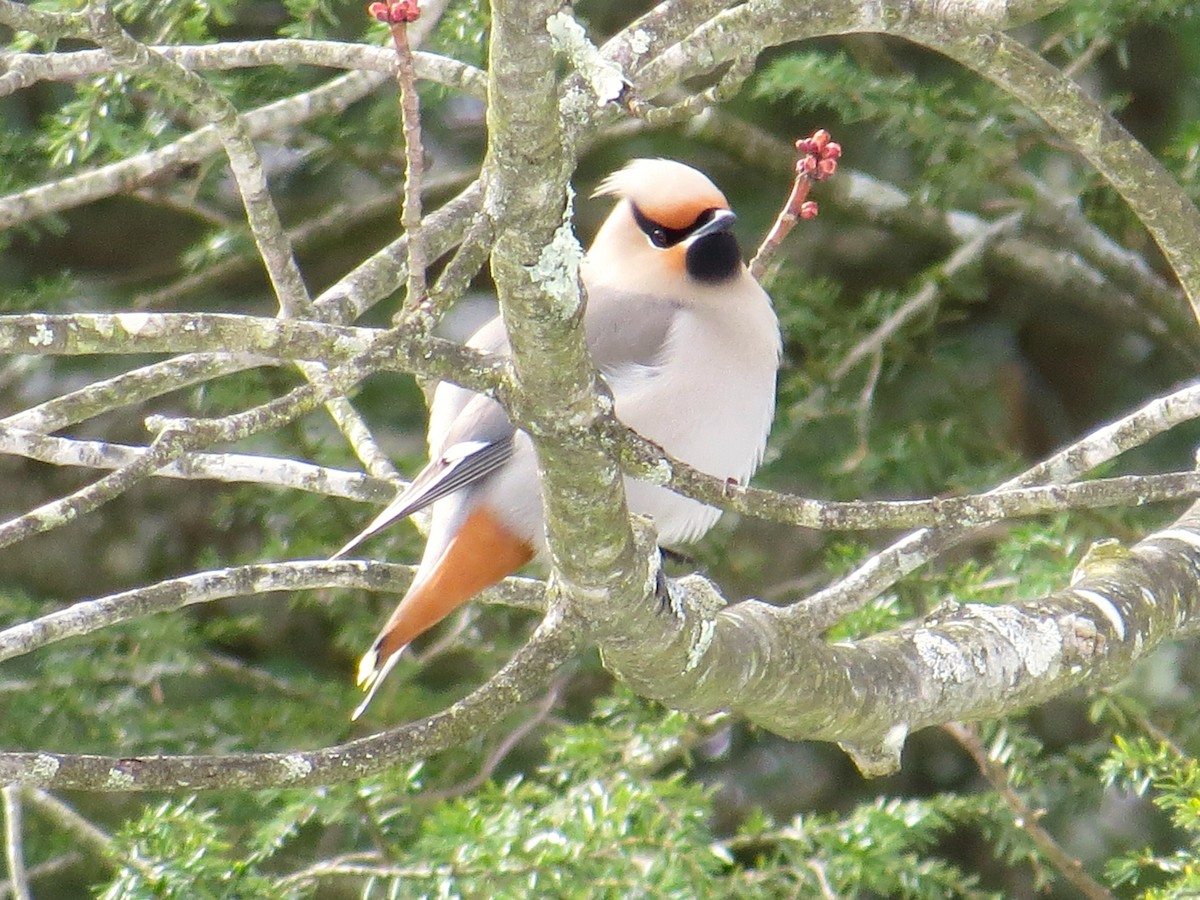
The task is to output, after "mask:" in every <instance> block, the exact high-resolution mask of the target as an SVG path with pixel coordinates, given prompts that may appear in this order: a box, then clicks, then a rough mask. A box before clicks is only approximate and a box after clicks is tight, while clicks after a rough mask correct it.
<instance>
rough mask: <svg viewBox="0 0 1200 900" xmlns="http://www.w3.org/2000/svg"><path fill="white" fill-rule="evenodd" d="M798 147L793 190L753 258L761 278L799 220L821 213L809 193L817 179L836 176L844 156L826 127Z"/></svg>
mask: <svg viewBox="0 0 1200 900" xmlns="http://www.w3.org/2000/svg"><path fill="white" fill-rule="evenodd" d="M796 149H797V150H798V151H799V152H800V159H799V160H797V161H796V179H795V181H793V182H792V190H791V193H790V194H789V195H788V198H787V202H786V203H784V204H783V209H781V210H780V211H779V215H778V217H776V219H775V224H774V225H772V226H771V230H770V231H769V232H767V236H766V237H765V238H764V239H763V242H762V245H761V246H760V247H759V248H758V252H757V253H755V254H754V259H752V260H750V274H751V275H753V276H754V277H755V278H756V279H758V280H760V281H761V280H762V277H763V275H764V273H765V272H766V271H767V267H768V266H769V265H770V264H771V260H772V259H773V258H774V256H775V254H776V253H778V252H779V247H780V246H781V245H782V244H783V241H784V238H786V237H787V236H788V234H789V233H790V232H791V230H792V229H793V228H795V227H796V223H797V222H799V221H800V220H801V219H811V218H814V217H815V216H816V215H817V204H816V203H814V202H812V201H811V200H809V199H808V193H809V191H810V190H811V189H812V186H813V183H814V182H817V181H824V180H825V179H826V178H830V177H832V176H833V174H834V173H835V172H836V171H837V167H838V160H839V159H841V156H842V147H841V145H840V144H838V143H836V142H835V141H832V140H830V137H829V132H828V131H826V130H825V129H823V128H821V129H818V130H817V131H814V132H813V134H812V137H808V138H803V139H801V140H798V141H796Z"/></svg>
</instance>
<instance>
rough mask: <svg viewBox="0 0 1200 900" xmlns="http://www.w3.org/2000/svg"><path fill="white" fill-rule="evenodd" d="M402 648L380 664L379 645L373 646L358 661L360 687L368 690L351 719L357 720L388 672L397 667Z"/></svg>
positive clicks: (358, 682)
mask: <svg viewBox="0 0 1200 900" xmlns="http://www.w3.org/2000/svg"><path fill="white" fill-rule="evenodd" d="M402 652H403V651H402V650H397V651H396V652H395V653H393V654H392V655H391V656H389V657H388V658H387V659H385V660H384V661H383V664H382V665H380V664H379V650H378V648H377V647H374V646H373V647H371V649H370V650H368V651H367V652H366V653H364V654H363V658H362V659H361V660H359V663H358V676H357V684H358V686H359V687H360V688H362V689H363V690H364V691H366V692H367V696H366V697H364V698H363V702H362V703H360V704H358V706H356V707H355V708H354V712H352V713H351V714H350V721H351V722H353V721H356V720H357V719H358V717H359V716H361V715H362V714H363V713H364V712H365V711H366V709H367V706H369V705H370V703H371V700H372V699H374V697H375V692H376V691H377V690H379V686H380V685H381V684H383V681H384V679H385V678H387V677H388V673H389V672H391V671H392V669H394V668H395V667H396V663H398V662H399V661H400V654H401V653H402Z"/></svg>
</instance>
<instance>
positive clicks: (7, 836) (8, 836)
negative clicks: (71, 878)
mask: <svg viewBox="0 0 1200 900" xmlns="http://www.w3.org/2000/svg"><path fill="white" fill-rule="evenodd" d="M0 795H2V796H3V799H4V858H5V860H7V862H8V880H9V882H10V883H11V885H12V894H13V896H14V897H15V898H16V900H33V893H32V892H31V891H30V889H29V873H28V872H27V871H26V869H25V849H24V840H25V833H24V827H23V825H22V823H21V789H20V788H19V787H17V785H15V784H7V785H5V786H4V787H3V788H0Z"/></svg>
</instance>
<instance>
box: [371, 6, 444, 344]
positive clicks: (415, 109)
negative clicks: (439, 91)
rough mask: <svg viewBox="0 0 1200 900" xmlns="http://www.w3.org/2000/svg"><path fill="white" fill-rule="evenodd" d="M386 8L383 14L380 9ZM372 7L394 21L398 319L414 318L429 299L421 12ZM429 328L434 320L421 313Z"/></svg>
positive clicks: (405, 8) (379, 15)
mask: <svg viewBox="0 0 1200 900" xmlns="http://www.w3.org/2000/svg"><path fill="white" fill-rule="evenodd" d="M379 8H382V9H383V10H384V12H383V14H382V16H381V14H380V12H379V11H378V10H379ZM370 11H371V12H372V14H373V15H375V16H376V18H381V20H382V21H386V22H388V23H389V24H390V25H391V34H392V44H393V46H395V48H396V62H397V66H396V82H397V84H398V85H399V88H400V120H401V123H402V127H403V130H404V200H403V203H402V205H401V208H400V221H401V224H403V226H404V233H405V234H406V235H408V296H407V297H406V299H405V301H404V305H403V307H402V310H401V312H400V313H399V314H398V318H397V322H399V321H401V320H412V318H413V316H414V315H415V314H416V313H417V311H418V310H420V309H422V306H423V305H424V303H425V300H426V293H427V287H426V281H425V271H426V269H427V268H428V267H429V260H428V258H427V256H426V251H425V237H424V234H423V233H422V229H421V189H422V183H423V181H424V177H425V147H424V144H423V143H422V141H421V101H420V97H419V95H418V94H417V74H416V71H415V70H414V69H413V53H412V47H411V46H410V45H409V39H408V23H409V22H414V21H416V20H417V18H418V17H419V16H420V10H419V9H418V8H417V2H416V0H399V2H396V0H393V2H392V3H390V4H385V3H374V4H372V5H371V7H370ZM421 324H422V326H423V327H425V328H426V329H427V330H428V329H431V328H432V327H433V325H434V324H435V323H434V322H433V321H430V320H429V319H428V317H427V316H421Z"/></svg>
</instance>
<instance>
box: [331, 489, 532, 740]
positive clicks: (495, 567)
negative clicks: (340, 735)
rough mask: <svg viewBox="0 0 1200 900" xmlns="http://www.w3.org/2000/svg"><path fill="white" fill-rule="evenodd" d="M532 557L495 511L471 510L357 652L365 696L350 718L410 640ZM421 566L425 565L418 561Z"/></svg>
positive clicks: (363, 705) (358, 712)
mask: <svg viewBox="0 0 1200 900" xmlns="http://www.w3.org/2000/svg"><path fill="white" fill-rule="evenodd" d="M532 558H533V548H532V547H531V546H530V545H529V544H528V543H526V542H525V541H524V540H522V539H521V538H519V537H517V536H516V535H515V534H513V533H512V532H511V531H509V530H508V528H506V527H505V526H504V525H503V524H502V523H501V522H500V520H499V519H498V518H497V517H496V516H495V515H493V514H492V513H491V512H489V511H488V510H487V509H486V508H484V507H482V506H481V507H477V508H476V509H475V510H473V511H472V512H471V514H470V515H468V516H467V518H466V521H464V522H463V524H462V527H461V528H459V530H458V531H457V532H456V533H455V535H454V537H453V538H451V539H450V542H449V543H448V544H447V545H446V549H445V550H444V551H443V552H442V554H441V556H439V557H438V559H437V561H436V562H435V563H434V564H433V565H432V566H430V567H429V568H428V570H427V572H426V573H424V574H421V573H418V575H417V579H416V580H415V581H414V582H413V584H412V586H411V587H409V589H408V593H407V594H405V595H404V599H403V600H401V601H400V604H399V605H398V606H397V607H396V609H395V610H394V611H393V612H392V614H391V616H390V617H389V618H388V620H387V624H385V625H384V626H383V629H382V630H381V631H380V632H379V636H378V637H376V638H375V640H374V642H372V644H371V649H370V650H368V651H367V652H366V653H364V654H363V658H362V660H361V661H360V662H359V664H358V686H359V687H361V688H362V689H363V690H365V691H366V692H367V696H366V699H365V700H363V702H362V703H360V704H359V706H358V708H357V709H356V710H355V711H354V714H353V716H351V718H352V719H357V718H358V717H359V716H361V715H362V713H363V710H365V709H366V708H367V704H369V703H370V702H371V699H372V698H373V697H374V696H375V692H376V691H377V690H378V689H379V685H380V684H381V683H382V682H383V680H384V679H385V678H386V677H387V675H388V673H389V672H391V671H392V669H393V668H395V666H396V663H397V662H399V660H400V654H401V653H402V652H403V651H404V648H405V647H407V646H408V644H409V642H410V641H412V640H413V639H414V638H415V637H417V636H418V635H419V634H422V633H423V632H425V631H426V630H428V629H429V628H432V627H433V626H434V625H436V624H437V623H438V622H440V621H441V620H442V619H444V618H446V616H448V615H450V613H452V612H454V610H456V609H458V607H460V606H462V604H464V603H466V602H467V601H468V600H470V599H471V598H472V597H474V596H475V595H476V594H478V593H479V592H480V591H482V590H483V589H484V588H488V587H491V586H492V585H493V584H495V583H496V582H497V581H499V580H500V579H502V578H504V577H506V576H508V575H511V574H512V573H513V572H515V571H517V569H519V568H521V566H523V565H525V563H527V562H529V560H531V559H532ZM421 567H422V569H424V568H425V562H424V561H422V563H421Z"/></svg>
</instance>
